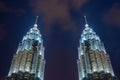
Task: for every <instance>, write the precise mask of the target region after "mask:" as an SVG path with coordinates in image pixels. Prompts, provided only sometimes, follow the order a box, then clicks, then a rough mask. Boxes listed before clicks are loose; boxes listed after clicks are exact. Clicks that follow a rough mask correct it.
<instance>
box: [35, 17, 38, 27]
mask: <svg viewBox="0 0 120 80" xmlns="http://www.w3.org/2000/svg"><path fill="white" fill-rule="evenodd" d="M37 22H38V16H36V20H35V24H34V28H37V27H38V25H37Z"/></svg>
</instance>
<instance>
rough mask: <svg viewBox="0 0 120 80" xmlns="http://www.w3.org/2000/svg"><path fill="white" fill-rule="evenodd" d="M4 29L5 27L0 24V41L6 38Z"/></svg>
mask: <svg viewBox="0 0 120 80" xmlns="http://www.w3.org/2000/svg"><path fill="white" fill-rule="evenodd" d="M4 27H5V25H3V24H0V41H1V40H4V39H5V37H6V33H7V32H6V29H5V28H4Z"/></svg>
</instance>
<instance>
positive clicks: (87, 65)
mask: <svg viewBox="0 0 120 80" xmlns="http://www.w3.org/2000/svg"><path fill="white" fill-rule="evenodd" d="M85 22H86V24H85V29H84V30H83V33H82V35H81V39H80V41H79V43H80V46H79V47H78V60H77V65H78V75H79V80H116V78H115V75H114V72H113V69H112V65H111V61H110V58H109V54H107V52H106V50H105V47H104V44H103V43H102V42H101V40H100V38H99V36H98V35H96V33H95V32H94V31H93V30H92V28H90V27H89V25H88V23H87V20H86V16H85Z"/></svg>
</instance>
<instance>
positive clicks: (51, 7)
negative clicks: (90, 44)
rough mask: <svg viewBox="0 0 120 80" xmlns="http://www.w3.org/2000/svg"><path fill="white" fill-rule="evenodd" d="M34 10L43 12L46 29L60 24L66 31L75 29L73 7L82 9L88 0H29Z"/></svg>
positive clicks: (39, 12) (77, 9)
mask: <svg viewBox="0 0 120 80" xmlns="http://www.w3.org/2000/svg"><path fill="white" fill-rule="evenodd" d="M29 2H30V5H31V6H32V7H33V9H34V11H35V12H36V13H38V14H41V15H42V16H43V17H42V21H43V23H44V24H45V27H46V30H47V31H48V30H50V29H51V27H52V26H53V25H54V24H59V26H60V27H61V29H63V30H64V31H73V30H75V22H74V20H72V19H71V13H70V11H71V10H72V9H74V10H76V11H80V9H81V7H82V6H83V5H84V4H85V3H86V2H87V0H29Z"/></svg>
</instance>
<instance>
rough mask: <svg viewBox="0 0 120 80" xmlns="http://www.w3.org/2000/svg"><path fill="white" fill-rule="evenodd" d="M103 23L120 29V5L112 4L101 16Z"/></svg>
mask: <svg viewBox="0 0 120 80" xmlns="http://www.w3.org/2000/svg"><path fill="white" fill-rule="evenodd" d="M103 19H104V22H105V23H107V24H110V25H111V24H112V25H116V26H119V27H120V4H118V3H115V4H113V6H112V8H110V9H109V10H108V11H106V12H105V14H104V15H103Z"/></svg>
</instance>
